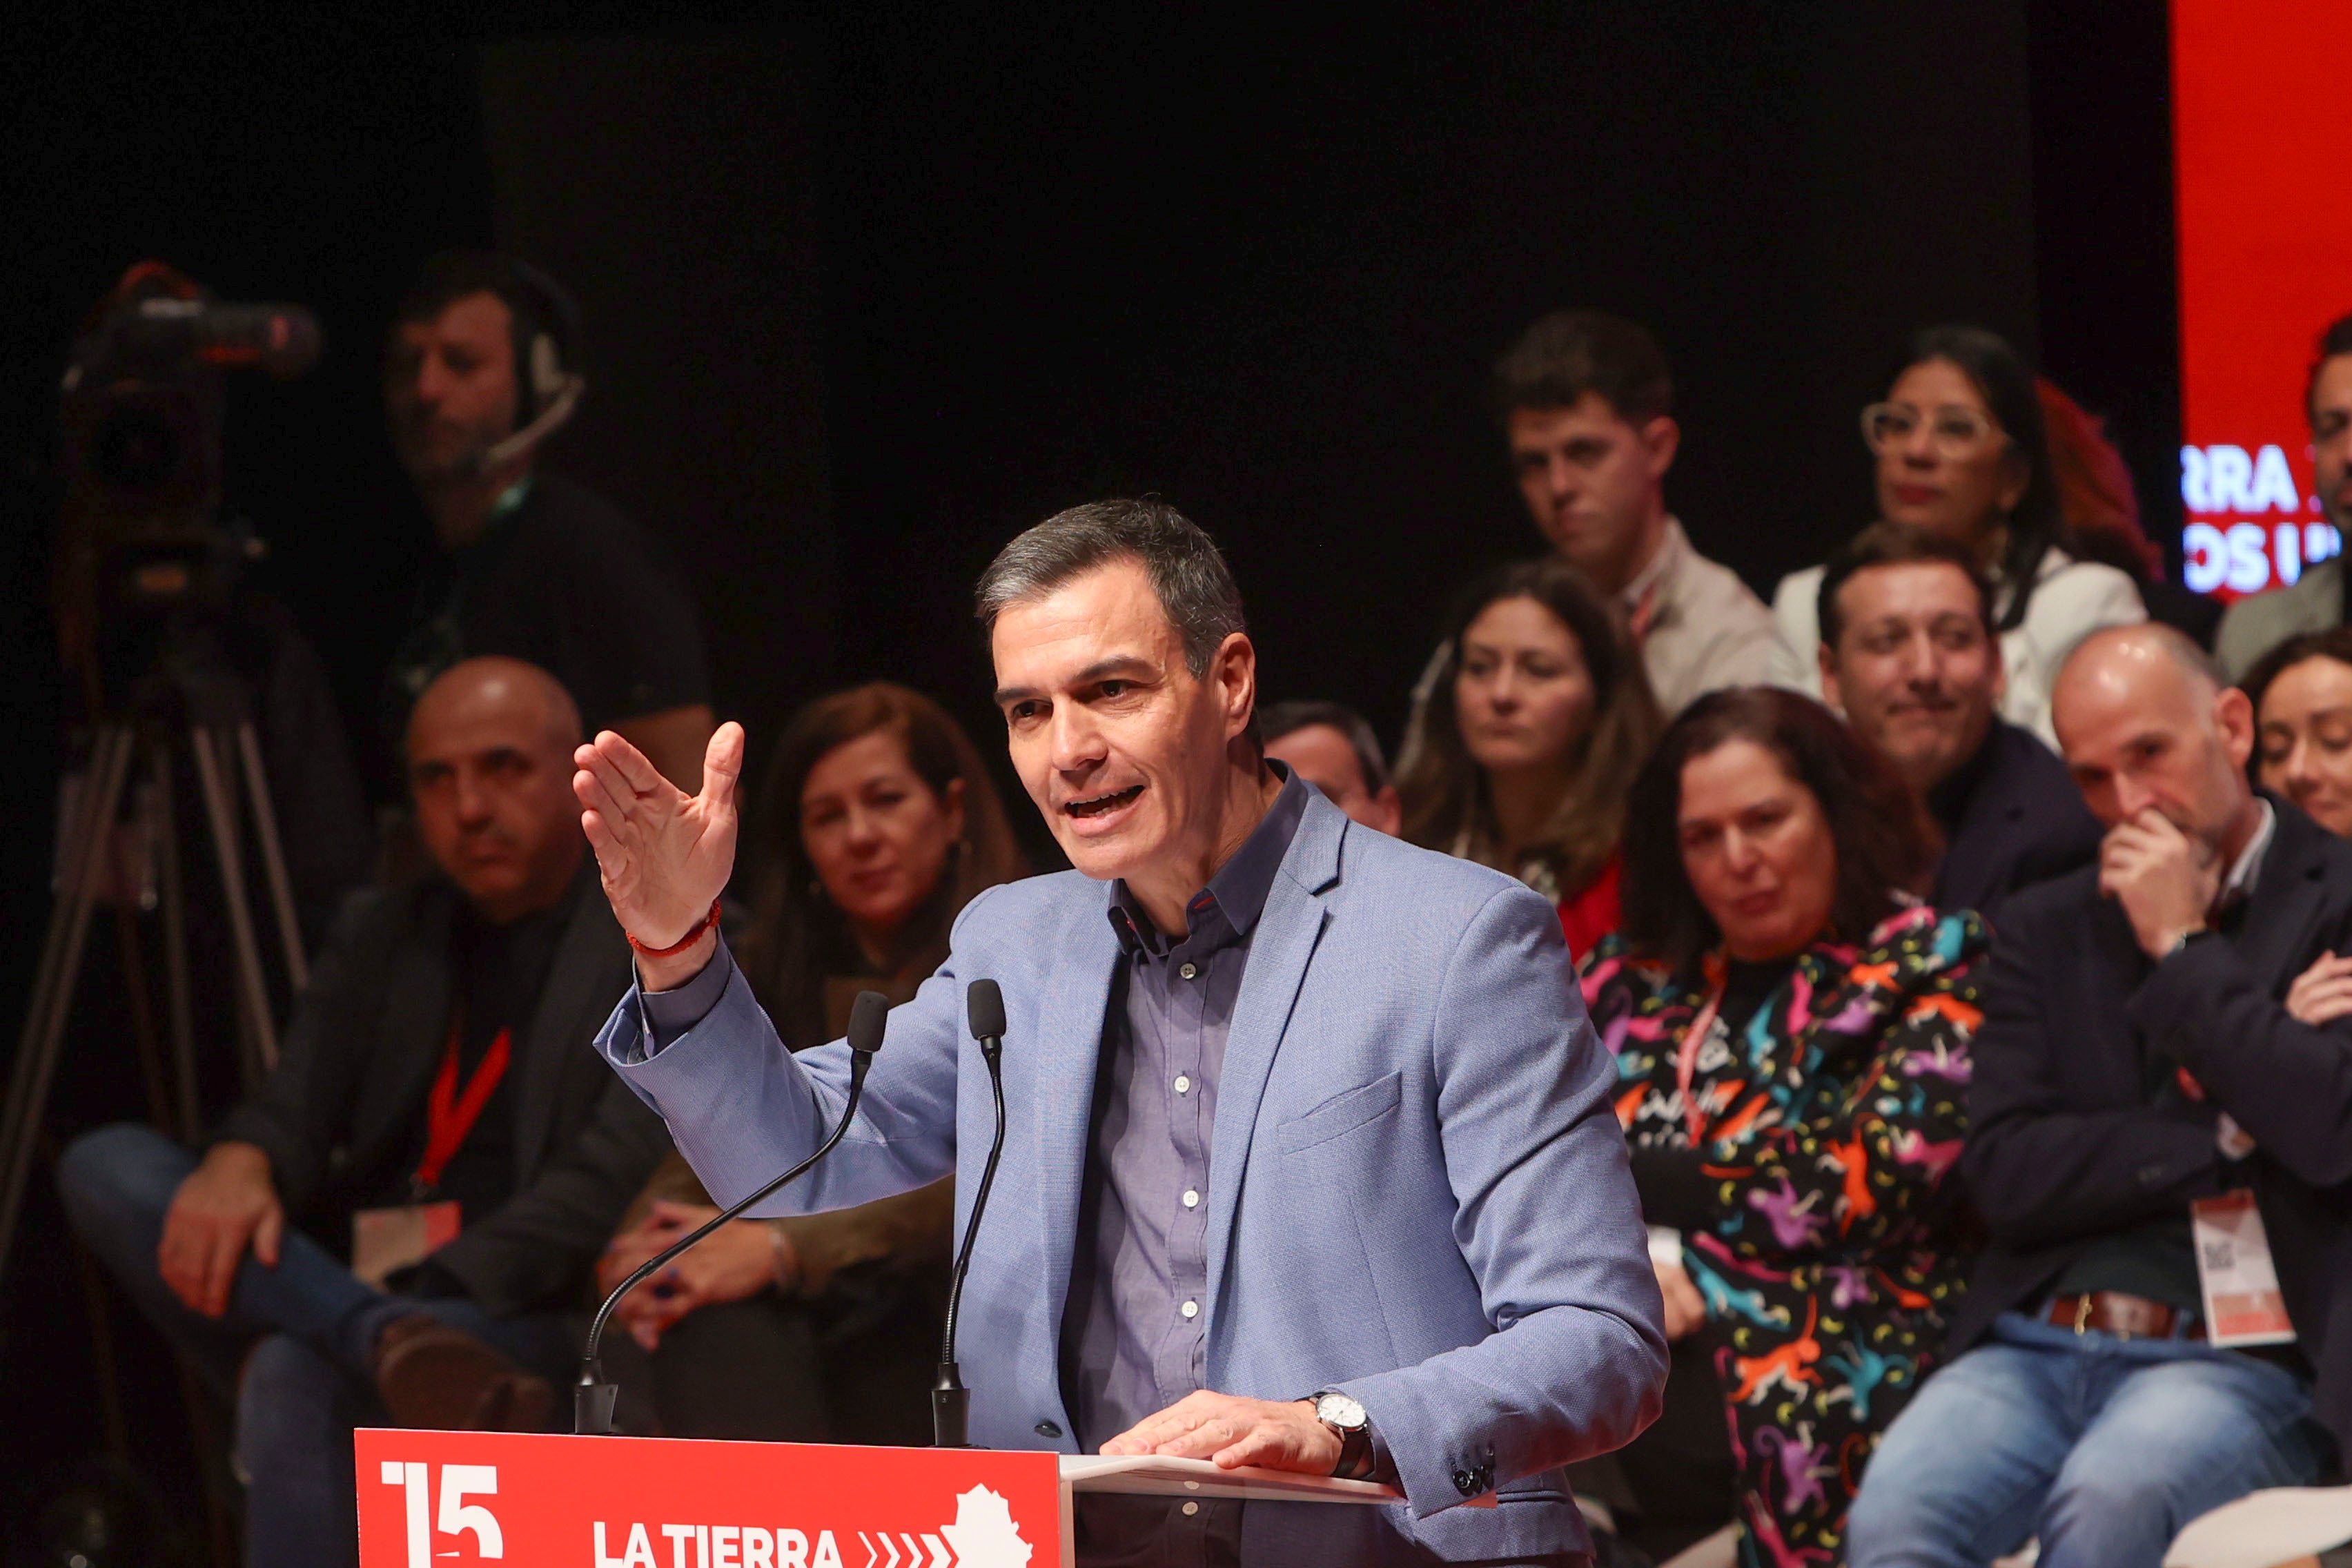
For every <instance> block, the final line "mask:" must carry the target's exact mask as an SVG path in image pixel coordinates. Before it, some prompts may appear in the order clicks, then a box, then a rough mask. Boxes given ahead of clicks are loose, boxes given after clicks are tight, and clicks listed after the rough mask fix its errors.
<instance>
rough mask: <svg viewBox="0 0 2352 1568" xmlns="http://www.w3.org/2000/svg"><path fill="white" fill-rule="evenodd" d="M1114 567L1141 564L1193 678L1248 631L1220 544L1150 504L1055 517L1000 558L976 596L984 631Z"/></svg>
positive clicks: (1119, 504) (1077, 510) (1106, 505)
mask: <svg viewBox="0 0 2352 1568" xmlns="http://www.w3.org/2000/svg"><path fill="white" fill-rule="evenodd" d="M1113 561H1134V562H1137V563H1140V564H1141V566H1142V567H1143V572H1144V575H1145V576H1146V577H1147V578H1149V579H1150V583H1151V591H1152V592H1153V593H1154V594H1155V595H1159V599H1160V609H1161V610H1163V611H1165V612H1166V614H1167V616H1168V619H1169V621H1170V622H1171V624H1172V625H1174V626H1175V627H1176V631H1177V634H1178V635H1179V636H1181V637H1182V638H1183V639H1184V664H1185V667H1186V668H1189V669H1191V670H1192V674H1193V675H1194V677H1195V678H1198V677H1200V676H1203V675H1206V674H1208V672H1209V661H1210V660H1211V659H1213V658H1215V657H1216V653H1217V649H1218V648H1219V647H1222V646H1223V643H1224V640H1225V639H1226V638H1227V637H1231V636H1233V635H1234V633H1235V632H1240V631H1247V630H1248V629H1249V627H1248V626H1247V625H1246V624H1245V623H1244V620H1243V618H1242V594H1241V590H1240V589H1239V588H1237V587H1235V586H1234V574H1233V572H1232V571H1231V569H1229V568H1228V567H1227V566H1226V565H1225V558H1224V556H1223V554H1221V553H1220V552H1218V550H1217V545H1216V542H1215V541H1214V540H1213V539H1211V538H1210V537H1209V536H1208V535H1207V534H1206V533H1204V532H1202V530H1201V527H1200V525H1199V524H1198V523H1195V522H1194V521H1192V519H1190V518H1188V517H1186V516H1185V515H1184V514H1183V513H1182V512H1181V511H1178V510H1176V509H1175V508H1174V507H1172V506H1170V505H1169V504H1168V503H1167V502H1165V501H1160V500H1150V499H1149V498H1146V499H1144V500H1098V501H1088V502H1087V504H1086V505H1084V506H1074V507H1072V508H1070V509H1069V510H1067V511H1058V512H1055V514H1054V515H1053V516H1051V517H1049V518H1047V519H1046V520H1045V521H1043V522H1041V523H1039V524H1037V526H1036V527H1034V528H1032V529H1029V530H1027V531H1024V533H1022V534H1021V535H1020V536H1019V537H1017V538H1015V539H1014V540H1013V542H1012V543H1010V544H1008V545H1006V546H1005V547H1004V548H1003V549H1002V550H1000V551H998V552H996V559H995V560H993V561H992V562H990V563H988V570H987V571H985V572H982V574H980V587H979V589H978V591H977V593H976V595H975V597H976V598H977V600H978V602H979V603H978V612H977V613H978V615H979V616H980V624H981V627H982V630H983V631H985V632H989V633H993V632H994V631H995V630H996V617H997V616H1000V615H1003V613H1004V611H1005V610H1007V609H1008V608H1010V607H1011V606H1013V605H1017V604H1020V603H1022V602H1023V601H1024V600H1028V599H1034V598H1038V597H1041V596H1042V595H1046V594H1050V593H1052V592H1053V591H1054V590H1055V589H1056V588H1058V587H1060V586H1061V585H1062V584H1065V583H1066V582H1068V581H1069V580H1070V579H1071V578H1073V577H1076V576H1079V575H1081V574H1085V573H1087V572H1091V571H1093V570H1094V569H1095V568H1097V567H1098V566H1104V565H1108V563H1111V562H1113Z"/></svg>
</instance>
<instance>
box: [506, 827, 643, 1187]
mask: <svg viewBox="0 0 2352 1568" xmlns="http://www.w3.org/2000/svg"><path fill="white" fill-rule="evenodd" d="M589 865H590V866H591V867H592V868H593V865H594V862H593V860H592V861H590V862H589ZM622 940H623V939H622V937H621V934H620V928H619V927H618V926H617V925H616V924H614V920H613V912H612V909H611V907H610V906H609V905H607V904H606V903H605V901H604V897H603V895H602V894H601V893H599V892H597V891H596V890H595V889H582V891H581V893H580V895H579V899H578V901H577V902H576V903H575V904H574V905H573V907H572V919H571V920H570V921H567V922H566V923H565V925H564V928H563V935H562V939H561V940H560V941H559V942H558V943H557V945H556V949H555V958H554V960H553V962H551V963H549V965H548V967H547V981H546V984H543V985H542V986H541V988H540V993H539V999H538V1001H537V1002H536V1003H535V1004H534V1005H533V1006H532V1007H531V1010H530V1023H529V1024H528V1025H526V1026H524V1028H523V1031H522V1059H521V1060H520V1062H518V1063H516V1064H515V1065H516V1066H517V1067H519V1068H520V1069H521V1077H520V1079H518V1080H517V1083H516V1086H515V1087H516V1091H517V1093H518V1095H519V1096H520V1098H519V1100H517V1103H516V1106H515V1180H516V1181H517V1182H518V1183H527V1182H529V1181H530V1179H531V1177H532V1176H534V1175H536V1174H537V1173H538V1171H539V1168H540V1164H541V1162H542V1161H543V1160H545V1159H546V1157H547V1146H548V1143H549V1142H550V1140H551V1139H552V1138H553V1137H554V1135H555V1125H556V1121H558V1119H559V1117H560V1116H561V1114H562V1086H563V1079H564V1078H565V1076H566V1073H567V1071H568V1070H569V1069H570V1068H572V1065H573V1064H574V1063H575V1062H577V1063H578V1064H580V1065H581V1067H582V1068H583V1069H585V1068H593V1070H594V1071H595V1072H596V1073H597V1074H598V1075H599V1076H603V1074H604V1068H603V1066H602V1064H600V1063H598V1062H597V1061H596V1060H595V1058H594V1056H593V1053H592V1052H591V1051H589V1049H588V1048H587V1047H588V1044H589V1042H590V1041H591V1040H593V1039H594V1038H595V1035H596V1026H597V1025H598V1024H600V1023H602V1022H603V1021H604V1016H605V1015H606V1014H607V1013H609V1012H611V1011H612V1008H613V1005H614V1003H616V1002H618V1001H619V1000H620V999H621V995H622V993H623V992H624V991H625V989H626V981H625V979H624V978H623V976H622V975H621V973H620V972H619V970H618V968H617V965H616V958H617V956H618V952H619V950H620V948H621V942H622Z"/></svg>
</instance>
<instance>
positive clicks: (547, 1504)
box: [357, 1429, 1070, 1568]
mask: <svg viewBox="0 0 2352 1568" xmlns="http://www.w3.org/2000/svg"><path fill="white" fill-rule="evenodd" d="M357 1456H358V1464H359V1493H360V1564H361V1568H469V1565H471V1564H475V1563H499V1564H502V1565H504V1568H947V1565H949V1564H951V1563H952V1564H963V1565H965V1568H1055V1564H1059V1563H1066V1561H1067V1557H1066V1542H1068V1540H1069V1533H1070V1532H1069V1521H1068V1520H1067V1518H1066V1515H1065V1512H1064V1508H1065V1499H1066V1496H1067V1493H1066V1491H1065V1490H1064V1489H1063V1487H1062V1484H1061V1479H1060V1476H1059V1472H1058V1469H1057V1466H1056V1460H1055V1456H1054V1455H1052V1454H1043V1453H993V1452H987V1451H982V1450H976V1449H951V1450H941V1449H937V1448H854V1447H824V1446H819V1445H814V1444H800V1443H707V1442H685V1441H678V1440H671V1439H658V1438H648V1437H574V1436H560V1435H544V1434H536V1433H534V1434H514V1433H489V1432H408V1431H383V1430H373V1429H372V1430H366V1431H362V1432H361V1433H359V1434H358V1436H357Z"/></svg>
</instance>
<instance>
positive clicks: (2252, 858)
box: [2214, 795, 2278, 906]
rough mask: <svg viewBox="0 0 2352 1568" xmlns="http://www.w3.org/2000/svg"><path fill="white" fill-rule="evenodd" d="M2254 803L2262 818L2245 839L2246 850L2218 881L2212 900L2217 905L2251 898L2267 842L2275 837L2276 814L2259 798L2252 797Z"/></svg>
mask: <svg viewBox="0 0 2352 1568" xmlns="http://www.w3.org/2000/svg"><path fill="white" fill-rule="evenodd" d="M2254 804H2255V805H2258V806H2261V807H2262V808H2263V819H2262V821H2261V822H2259V823H2257V824H2256V825H2255V826H2254V836H2253V837H2252V838H2249V839H2247V840H2246V847H2244V848H2243V849H2241V850H2239V851H2238V858H2236V859H2235V860H2233V861H2231V863H2230V874H2229V875H2228V876H2226V877H2224V878H2222V879H2221V897H2220V898H2219V899H2217V900H2214V902H2215V903H2216V905H2217V906H2218V905H2222V904H2234V903H2239V902H2242V901H2243V900H2247V899H2251V898H2252V897H2253V896H2254V884H2255V883H2256V882H2257V881H2259V880H2261V879H2262V875H2263V855H2265V854H2266V853H2268V852H2269V850H2270V847H2271V839H2272V838H2273V837H2275V836H2276V834H2277V831H2278V813H2277V812H2276V811H2274V810H2273V809H2272V807H2271V803H2270V802H2269V801H2266V800H2264V799H2263V797H2262V796H2260V795H2256V796H2255V797H2254Z"/></svg>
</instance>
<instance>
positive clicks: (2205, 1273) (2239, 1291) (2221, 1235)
mask: <svg viewBox="0 0 2352 1568" xmlns="http://www.w3.org/2000/svg"><path fill="white" fill-rule="evenodd" d="M2189 1233H2190V1236H2191V1238H2192V1239H2193V1241H2194V1242H2195V1245H2196V1248H2197V1284H2198V1288H2199V1289H2200V1290H2201V1291H2202V1292H2203V1293H2204V1297H2205V1333H2206V1342H2207V1343H2209V1344H2211V1345H2214V1346H2216V1347H2218V1348H2220V1349H2221V1350H2237V1349H2241V1348H2242V1347H2244V1346H2247V1345H2289V1344H2293V1343H2294V1324H2293V1323H2291V1322H2289V1321H2287V1315H2286V1298H2285V1297H2284V1296H2283V1295H2281V1294H2280V1293H2279V1285H2278V1270H2277V1269H2276V1268H2273V1266H2272V1263H2271V1240H2270V1237H2269V1236H2268V1235H2267V1234H2266V1233H2265V1232H2264V1231H2263V1212H2262V1210H2261V1209H2259V1208H2257V1207H2255V1206H2254V1194H2252V1192H2251V1191H2250V1190H2248V1189H2246V1188H2243V1187H2241V1188H2239V1189H2238V1190H2236V1191H2235V1192H2228V1193H2223V1194H2221V1195H2220V1196H2219V1197H2211V1198H2199V1199H2198V1200H2197V1201H2196V1202H2194V1203H2192V1204H2190V1205H2189Z"/></svg>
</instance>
